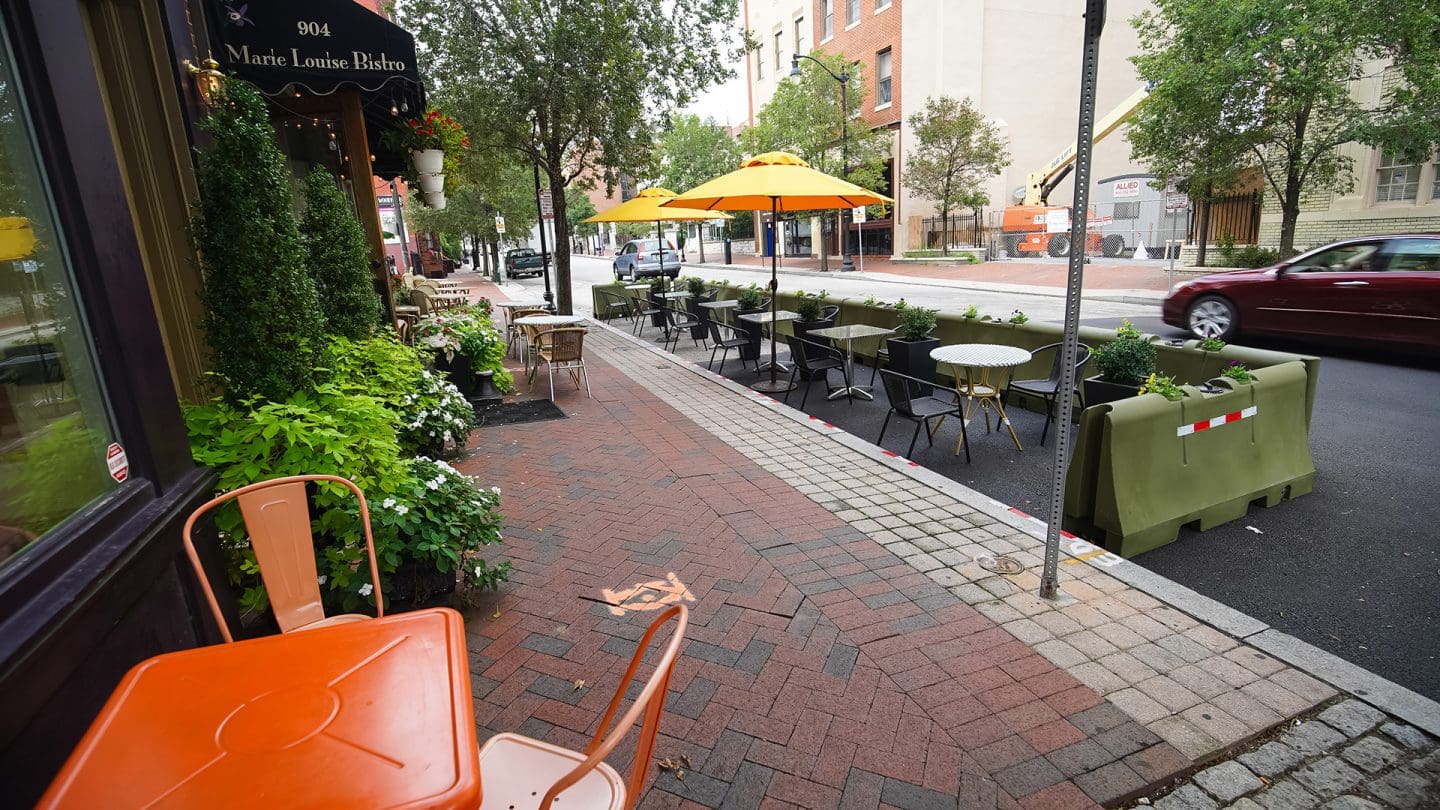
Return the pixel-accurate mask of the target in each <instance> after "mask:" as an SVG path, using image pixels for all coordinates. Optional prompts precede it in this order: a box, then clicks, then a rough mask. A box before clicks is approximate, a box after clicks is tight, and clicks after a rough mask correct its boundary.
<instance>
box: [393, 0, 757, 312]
mask: <svg viewBox="0 0 1440 810" xmlns="http://www.w3.org/2000/svg"><path fill="white" fill-rule="evenodd" d="M398 6H399V8H398V10H399V17H400V21H401V23H402V24H403V25H405V27H406V28H408V29H409V30H411V31H413V32H415V35H416V38H417V39H418V40H419V42H420V44H421V50H420V54H421V56H420V58H421V64H422V67H423V68H424V69H425V71H426V72H427V74H428V75H429V77H430V79H431V80H432V82H434V83H435V84H436V85H437V86H440V87H443V88H445V93H446V96H447V98H450V99H451V100H452V102H453V103H454V105H455V110H456V112H457V113H458V114H459V115H460V116H461V117H462V119H463V120H464V121H465V122H466V123H467V124H470V125H471V126H472V127H473V131H475V132H481V133H485V135H486V137H487V138H488V139H489V140H490V142H491V143H492V144H494V145H499V146H505V147H509V148H512V149H516V150H518V151H520V152H521V153H522V154H523V155H524V156H525V159H526V160H527V161H533V162H534V163H535V164H536V165H538V166H539V167H540V171H541V172H542V173H543V174H544V175H545V176H546V179H547V181H548V186H549V187H550V190H551V194H552V197H553V200H554V204H555V207H556V208H557V209H559V210H562V211H563V210H566V208H567V205H566V203H567V199H566V192H567V189H569V187H570V185H571V184H572V183H573V182H575V181H576V180H577V179H580V178H585V177H590V178H597V179H599V180H601V181H603V182H604V183H605V184H606V187H607V188H613V186H614V184H615V183H616V182H617V180H618V177H619V174H620V172H622V171H631V172H632V174H633V173H634V172H633V170H635V169H637V168H643V167H645V166H648V165H649V164H650V163H651V152H652V149H653V136H652V133H653V132H655V131H656V130H658V129H660V124H661V122H662V121H663V118H664V116H665V115H667V114H669V113H670V112H671V111H672V110H674V109H675V108H677V107H680V106H683V105H684V104H686V103H688V102H689V101H690V100H691V98H692V97H693V96H694V94H696V93H698V92H700V91H702V90H704V89H705V88H706V87H707V86H709V85H710V84H712V83H714V82H716V81H718V80H720V79H723V78H725V77H726V76H728V75H729V73H730V71H729V68H728V65H729V64H730V63H731V62H732V61H735V58H736V57H737V56H738V53H737V51H738V36H737V35H736V33H735V31H734V28H733V25H732V20H733V19H734V18H735V14H736V2H735V0H608V2H600V1H599V0H589V2H573V0H478V1H477V0H401V2H400V3H399V4H398ZM555 236H556V241H558V242H559V243H560V244H562V245H563V244H566V243H568V242H569V239H570V228H569V224H568V223H567V222H566V220H565V219H564V218H563V217H562V218H559V219H557V220H556V234H555ZM555 280H556V292H557V297H556V304H557V306H558V308H559V311H560V312H563V313H570V312H571V311H572V306H571V290H570V254H569V252H568V251H564V250H562V251H558V252H557V254H556V256H555Z"/></svg>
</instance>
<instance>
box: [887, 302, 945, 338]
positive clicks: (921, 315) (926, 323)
mask: <svg viewBox="0 0 1440 810" xmlns="http://www.w3.org/2000/svg"><path fill="white" fill-rule="evenodd" d="M936 314H937V313H936V310H933V309H926V308H925V307H905V308H904V309H902V310H900V317H899V320H898V323H897V325H896V327H895V331H896V332H898V333H899V335H900V339H901V340H912V341H913V340H924V339H926V338H928V337H930V333H931V332H933V331H935V315H936Z"/></svg>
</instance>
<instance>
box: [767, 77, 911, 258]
mask: <svg viewBox="0 0 1440 810" xmlns="http://www.w3.org/2000/svg"><path fill="white" fill-rule="evenodd" d="M811 55H812V56H814V57H815V58H816V59H818V60H820V61H821V62H824V63H825V66H826V67H828V68H829V69H830V70H831V71H833V72H834V73H835V75H836V76H839V75H840V73H841V71H842V70H848V71H849V73H848V76H847V77H848V79H849V81H848V82H847V87H848V91H847V92H846V93H844V94H842V93H841V87H840V83H839V82H837V81H835V79H834V77H832V76H831V75H830V74H828V73H826V72H825V71H824V70H822V69H821V68H820V66H819V65H816V64H815V63H814V62H811V61H809V60H802V61H801V63H800V75H799V76H798V77H790V76H787V77H786V78H785V79H782V80H781V81H780V84H779V85H778V86H776V88H775V95H774V96H772V97H771V98H770V101H768V102H766V104H765V106H764V107H762V108H760V115H759V116H758V117H757V119H756V122H755V126H753V127H750V128H749V129H747V130H745V131H744V133H742V134H741V136H740V142H741V145H742V146H743V148H744V150H745V152H746V153H747V154H751V155H754V154H759V153H762V152H772V151H777V150H779V151H785V152H791V153H793V154H795V155H798V156H799V157H801V158H803V159H804V160H805V162H807V163H809V164H810V166H811V167H812V168H814V169H816V170H818V171H822V172H825V173H826V174H831V175H834V176H836V177H839V176H841V175H842V174H844V171H843V169H844V165H843V163H844V161H842V157H843V156H848V158H849V169H850V172H849V180H850V182H852V183H854V184H856V185H858V186H863V187H865V188H868V189H871V190H872V191H881V192H883V191H885V190H886V189H885V188H884V186H885V183H886V179H887V178H886V175H885V164H886V162H887V161H888V160H889V159H890V137H891V136H890V133H889V131H886V130H873V129H871V128H870V125H869V124H867V123H866V122H865V119H863V118H862V117H860V110H861V108H862V107H863V105H864V104H865V97H866V85H865V73H866V71H865V68H864V65H861V64H856V65H851V64H850V60H849V59H847V58H846V57H845V55H844V54H827V53H822V52H819V51H816V52H815V53H813V54H811ZM842 101H848V107H849V109H848V110H846V111H845V117H843V118H842V115H841V106H842ZM842 123H845V124H848V126H844V127H842V126H841V124H842ZM822 221H823V222H825V223H826V225H825V227H826V230H827V231H828V230H829V229H830V227H829V226H830V221H831V218H830V217H825V218H824V219H823V220H822ZM826 253H827V251H825V250H821V251H820V262H821V268H822V269H824V268H825V267H826V266H827V263H828V262H827V256H826Z"/></svg>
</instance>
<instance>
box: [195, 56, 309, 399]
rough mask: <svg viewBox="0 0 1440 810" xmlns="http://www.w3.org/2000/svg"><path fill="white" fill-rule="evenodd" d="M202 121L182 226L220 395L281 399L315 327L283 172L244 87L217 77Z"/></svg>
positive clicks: (261, 111)
mask: <svg viewBox="0 0 1440 810" xmlns="http://www.w3.org/2000/svg"><path fill="white" fill-rule="evenodd" d="M202 126H203V127H204V129H205V130H206V131H207V132H208V133H209V134H210V139H211V145H210V148H208V149H205V150H203V151H202V152H200V156H199V164H200V167H199V171H198V173H197V176H198V179H199V184H200V204H199V206H198V209H199V210H198V211H197V212H196V215H195V217H194V220H193V223H192V229H193V232H194V234H195V242H196V246H197V247H198V248H199V252H200V257H201V271H202V277H201V281H202V288H201V292H200V296H201V299H202V301H203V302H204V304H205V317H204V320H203V326H204V328H205V339H206V342H207V343H209V344H210V350H211V352H212V357H213V361H214V370H215V371H216V372H217V373H218V374H219V375H220V377H221V378H222V379H223V380H224V383H225V388H226V390H225V395H226V398H227V399H228V400H230V401H231V402H234V403H238V402H241V401H243V400H245V399H247V398H249V397H251V396H254V395H259V396H262V397H265V398H266V399H269V400H271V401H274V402H281V401H284V400H285V399H286V398H287V397H289V396H290V395H292V394H294V393H295V392H296V391H300V390H308V389H309V388H310V387H311V386H312V383H313V377H312V373H313V369H314V368H315V365H316V359H317V358H318V356H319V352H320V350H321V348H322V334H323V331H324V318H323V317H322V316H321V314H320V306H319V301H318V298H317V296H316V293H315V285H314V284H313V283H312V282H311V280H310V277H309V276H308V275H307V274H306V272H305V245H304V243H303V242H302V241H301V238H300V231H299V229H298V228H297V227H296V225H295V214H294V212H293V210H292V209H291V197H290V172H289V169H288V168H287V166H286V164H285V157H284V155H282V154H280V150H279V149H278V148H277V147H276V146H275V130H274V129H272V128H271V126H270V117H269V113H268V112H267V110H266V109H265V101H264V99H262V98H261V97H260V93H259V91H257V90H256V89H255V88H254V86H252V85H250V84H248V83H246V82H244V81H241V80H239V79H233V78H232V79H227V80H225V82H224V85H223V89H222V100H221V102H220V103H218V104H216V105H215V106H214V107H213V108H212V111H211V113H210V117H209V118H208V119H206V120H205V122H204V123H203V124H202Z"/></svg>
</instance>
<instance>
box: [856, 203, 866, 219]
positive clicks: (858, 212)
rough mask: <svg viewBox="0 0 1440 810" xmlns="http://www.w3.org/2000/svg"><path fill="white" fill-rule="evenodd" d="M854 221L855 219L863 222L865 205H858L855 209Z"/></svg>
mask: <svg viewBox="0 0 1440 810" xmlns="http://www.w3.org/2000/svg"><path fill="white" fill-rule="evenodd" d="M855 221H856V222H864V221H865V206H863V205H862V206H859V207H858V208H856V209H855Z"/></svg>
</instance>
